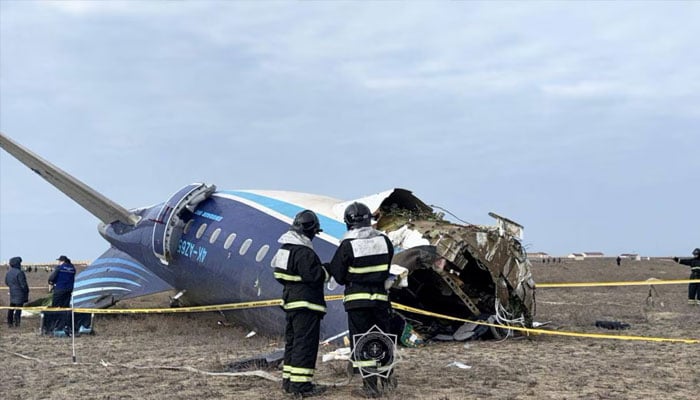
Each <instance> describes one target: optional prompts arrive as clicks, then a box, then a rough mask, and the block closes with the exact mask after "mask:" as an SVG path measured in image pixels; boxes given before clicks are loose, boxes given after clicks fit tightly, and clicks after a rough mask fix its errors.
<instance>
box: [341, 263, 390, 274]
mask: <svg viewBox="0 0 700 400" xmlns="http://www.w3.org/2000/svg"><path fill="white" fill-rule="evenodd" d="M388 270H389V264H381V265H368V266H366V267H350V268H348V272H350V273H353V274H371V273H372V272H384V271H388Z"/></svg>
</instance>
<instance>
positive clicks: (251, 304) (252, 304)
mask: <svg viewBox="0 0 700 400" xmlns="http://www.w3.org/2000/svg"><path fill="white" fill-rule="evenodd" d="M692 282H700V279H683V280H666V281H664V280H659V279H653V278H652V279H649V280H646V281H627V282H580V283H541V284H537V287H549V288H554V287H592V286H635V285H636V286H641V285H670V284H680V283H692ZM342 298H343V295H329V296H325V299H326V301H336V300H341V299H342ZM281 304H282V300H280V299H271V300H260V301H248V302H241V303H230V304H218V305H208V306H194V307H177V308H132V309H122V308H120V309H109V308H75V309H71V308H60V307H46V306H43V307H8V306H0V310H7V309H21V310H25V311H35V312H41V311H71V310H73V311H74V312H79V313H92V314H166V313H189V312H209V311H228V310H240V309H248V308H260V307H271V306H280V305H281ZM391 304H392V307H393V308H395V309H397V310H403V311H407V312H411V313H414V314H422V315H427V316H431V317H435V318H441V319H448V320H452V321H459V322H465V323H472V324H476V325H484V326H490V327H494V328H501V329H505V330H512V331H519V332H525V333H531V334H545V335H558V336H570V337H587V338H595V339H616V340H637V341H651V342H676V343H689V344H697V343H700V339H674V338H659V337H646V336H630V335H609V334H599V333H579V332H566V331H551V330H546V329H535V328H524V327H517V326H510V325H499V324H492V323H488V322H484V321H472V320H468V319H464V318H458V317H452V316H449V315H444V314H438V313H434V312H431V311H425V310H421V309H418V308H414V307H409V306H405V305H403V304H399V303H395V302H392V303H391Z"/></svg>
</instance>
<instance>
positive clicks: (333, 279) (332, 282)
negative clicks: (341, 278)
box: [326, 276, 338, 290]
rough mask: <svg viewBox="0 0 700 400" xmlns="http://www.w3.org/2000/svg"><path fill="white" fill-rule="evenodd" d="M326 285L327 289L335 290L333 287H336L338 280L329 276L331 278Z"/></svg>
mask: <svg viewBox="0 0 700 400" xmlns="http://www.w3.org/2000/svg"><path fill="white" fill-rule="evenodd" d="M326 287H327V288H328V290H335V288H337V287H338V282H336V281H335V278H333V277H332V276H331V279H329V280H328V283H327V284H326Z"/></svg>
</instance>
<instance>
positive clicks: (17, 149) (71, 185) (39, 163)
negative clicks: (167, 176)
mask: <svg viewBox="0 0 700 400" xmlns="http://www.w3.org/2000/svg"><path fill="white" fill-rule="evenodd" d="M0 147H2V148H3V149H5V151H7V152H8V153H10V154H11V155H12V156H13V157H15V158H16V159H17V160H19V161H20V162H22V164H24V165H26V166H27V167H29V168H30V169H31V170H32V171H34V172H36V173H37V174H38V175H39V176H41V177H42V178H44V179H45V180H46V181H47V182H49V183H50V184H52V185H53V186H55V187H56V188H57V189H58V190H60V191H61V192H63V193H64V194H65V195H66V196H68V197H70V198H71V199H73V201H75V202H76V203H78V204H80V206H82V207H83V208H84V209H86V210H88V211H89V212H90V213H91V214H92V215H94V216H96V217H97V218H99V219H100V221H102V222H103V223H105V224H111V223H112V222H116V221H121V222H122V223H124V224H127V225H136V223H137V222H138V221H139V217H138V216H137V215H135V214H132V213H131V212H129V210H127V209H125V208H124V207H122V206H120V205H119V204H117V203H115V202H113V201H112V200H110V199H108V198H106V197H105V196H103V195H102V194H100V193H99V192H97V191H96V190H94V189H93V188H91V187H89V186H87V185H86V184H84V183H83V182H81V181H79V180H77V179H75V178H74V177H73V176H71V175H69V174H68V173H67V172H65V171H63V170H62V169H60V168H58V167H56V166H55V165H53V164H51V163H50V162H48V161H46V160H44V159H43V158H41V157H39V156H38V155H36V154H34V153H32V152H31V151H29V150H28V149H26V148H24V147H23V146H21V145H20V144H18V143H16V142H14V141H13V140H12V139H10V138H8V137H7V136H5V135H4V134H3V133H2V132H0Z"/></svg>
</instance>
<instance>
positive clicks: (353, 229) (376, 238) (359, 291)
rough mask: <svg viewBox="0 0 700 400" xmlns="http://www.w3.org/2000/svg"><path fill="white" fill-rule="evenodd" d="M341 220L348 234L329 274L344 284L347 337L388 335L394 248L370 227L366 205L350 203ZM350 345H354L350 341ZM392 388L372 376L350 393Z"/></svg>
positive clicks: (374, 392)
mask: <svg viewBox="0 0 700 400" xmlns="http://www.w3.org/2000/svg"><path fill="white" fill-rule="evenodd" d="M344 220H345V224H346V226H347V229H348V231H347V232H346V233H345V236H344V237H343V240H342V241H341V242H340V245H339V246H338V249H337V250H336V252H335V254H334V256H333V259H332V260H331V262H330V264H329V269H330V271H329V272H330V273H331V275H332V276H333V278H334V279H335V281H336V282H338V283H339V284H341V285H345V294H344V297H343V303H344V305H345V311H346V312H347V314H348V329H349V331H350V337H351V338H354V337H355V335H361V334H363V333H365V332H367V331H369V330H370V329H371V328H372V327H373V326H374V325H376V326H377V327H378V328H379V329H381V330H382V331H384V332H388V331H389V317H390V314H391V303H389V295H388V291H387V289H386V288H385V286H384V282H385V281H386V280H387V278H388V277H389V266H390V265H391V259H392V257H393V256H394V247H393V246H392V244H391V241H390V240H389V238H387V237H386V236H385V235H384V234H382V233H381V232H379V231H377V230H376V229H374V228H372V226H371V225H372V213H371V212H370V210H369V208H368V207H367V206H366V205H365V204H362V203H358V202H354V203H352V204H350V205H349V206H348V207H347V208H346V209H345V215H344ZM351 344H352V346H354V343H353V341H352V340H351ZM353 355H354V352H353ZM359 361H360V360H357V359H355V358H354V357H353V360H352V362H353V367H355V368H360V367H362V365H361V364H360V363H359ZM395 386H396V380H395V379H394V377H393V376H391V375H390V377H389V378H381V388H380V387H378V386H377V376H376V375H375V376H369V377H366V378H364V379H363V382H362V389H361V390H359V391H355V392H353V393H354V394H355V395H358V396H360V397H365V398H375V397H380V396H381V395H382V392H383V390H384V389H387V390H389V389H393V388H395Z"/></svg>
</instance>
